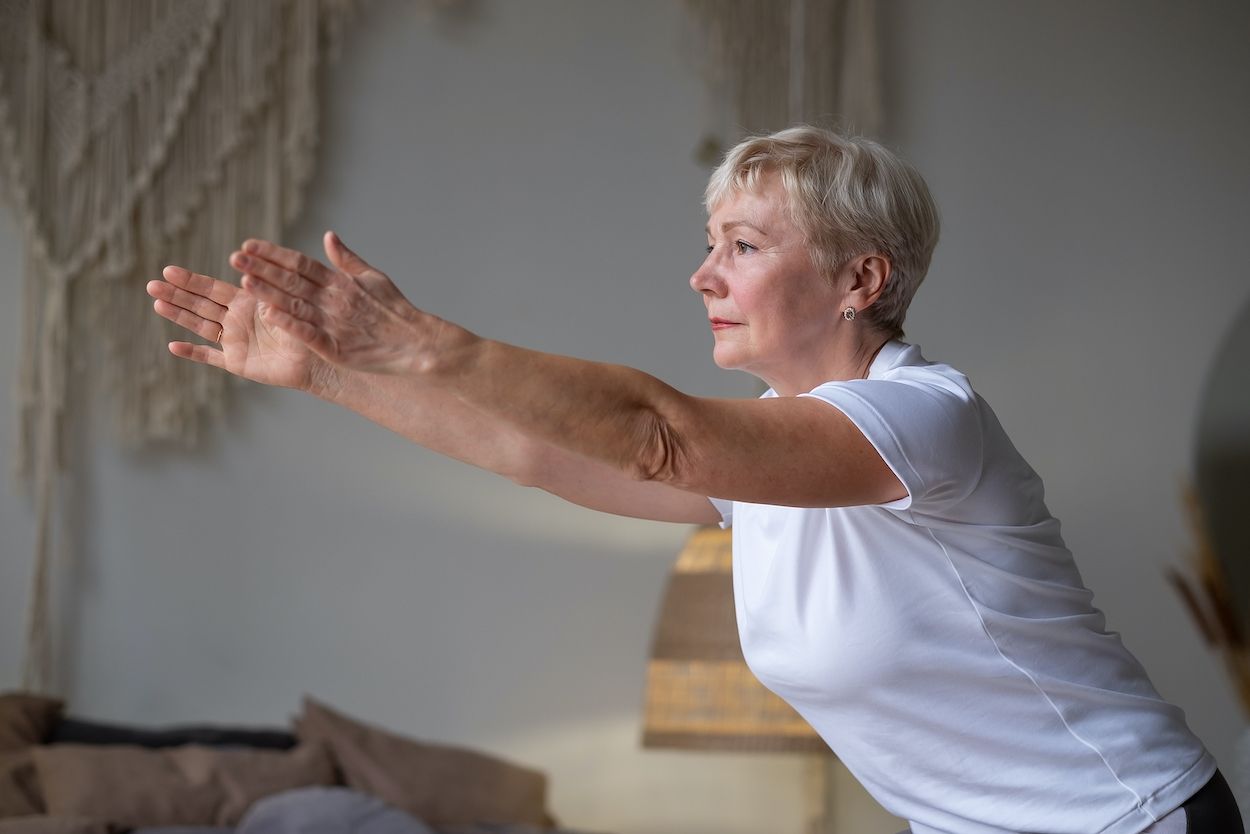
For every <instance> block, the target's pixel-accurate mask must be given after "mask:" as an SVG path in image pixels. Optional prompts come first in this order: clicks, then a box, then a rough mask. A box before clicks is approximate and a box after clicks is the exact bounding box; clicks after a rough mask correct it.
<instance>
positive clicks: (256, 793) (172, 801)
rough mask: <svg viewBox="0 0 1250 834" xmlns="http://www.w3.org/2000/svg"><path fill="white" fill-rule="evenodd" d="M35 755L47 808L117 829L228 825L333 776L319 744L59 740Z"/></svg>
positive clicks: (49, 812) (327, 781)
mask: <svg viewBox="0 0 1250 834" xmlns="http://www.w3.org/2000/svg"><path fill="white" fill-rule="evenodd" d="M34 758H35V768H36V770H37V771H38V774H39V782H40V785H41V786H42V788H43V798H44V804H45V805H46V807H47V809H48V814H49V815H51V816H78V817H89V818H91V819H98V820H102V821H105V822H108V823H111V824H113V825H116V826H120V827H122V828H140V827H144V826H170V825H219V826H228V825H234V824H236V823H237V822H238V821H239V819H240V818H241V817H242V816H243V814H244V812H246V811H247V809H248V807H250V806H251V804H252V803H253V802H255V801H256V800H258V799H260V798H262V797H264V796H268V795H269V794H272V793H277V792H279V791H284V790H287V789H289V788H295V787H302V786H305V785H329V784H333V782H334V766H333V764H332V762H331V761H330V758H329V755H328V753H327V752H326V750H325V749H324V748H323V747H321V746H319V745H303V746H301V747H297V748H296V749H294V750H292V751H290V752H280V751H273V750H248V749H242V748H240V749H230V748H222V749H216V748H209V747H198V746H195V745H189V746H186V747H173V748H168V749H164V750H147V749H144V748H141V747H129V746H106V747H91V746H86V745H77V744H57V745H49V746H46V747H40V748H35V750H34Z"/></svg>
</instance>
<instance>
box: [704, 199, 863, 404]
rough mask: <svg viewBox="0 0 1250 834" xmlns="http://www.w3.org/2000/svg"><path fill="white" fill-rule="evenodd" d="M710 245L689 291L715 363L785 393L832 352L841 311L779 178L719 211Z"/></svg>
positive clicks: (709, 229)
mask: <svg viewBox="0 0 1250 834" xmlns="http://www.w3.org/2000/svg"><path fill="white" fill-rule="evenodd" d="M707 242H708V255H707V258H706V259H705V260H704V261H703V265H702V266H700V267H699V268H698V269H697V270H696V271H695V273H694V275H692V276H691V277H690V286H691V288H693V289H694V290H695V292H698V293H699V294H700V295H702V296H703V303H704V306H706V308H707V316H708V320H709V322H710V323H711V326H712V335H713V337H714V338H715V340H716V346H715V348H714V350H713V354H712V356H713V359H714V360H715V361H716V364H717V365H719V366H720V367H722V368H734V369H737V370H743V371H747V372H749V373H751V374H754V375H755V376H758V377H760V378H761V379H763V380H764V381H765V382H768V383H769V384H770V385H772V386H773V387H774V388H777V389H778V390H779V391H780V390H781V387H782V386H780V385H779V384H778V383H782V384H783V385H784V383H785V380H787V379H793V378H795V377H796V375H798V374H804V373H805V370H804V369H805V368H807V367H809V366H810V364H811V363H812V362H813V361H814V360H816V361H819V357H821V356H822V355H824V354H826V353H828V351H829V349H830V347H831V345H832V339H831V337H832V335H833V333H834V331H835V329H836V327H837V321H838V311H839V310H840V309H841V308H840V307H839V306H838V301H839V299H840V294H839V292H838V290H837V288H836V284H835V282H832V281H829V280H828V279H827V278H824V277H822V276H821V275H820V274H819V272H817V270H816V267H815V266H814V265H813V264H812V259H811V257H810V256H809V254H808V251H807V246H806V244H805V242H804V239H803V234H802V233H801V232H800V231H799V229H798V227H797V226H795V225H794V224H793V223H792V222H791V221H790V220H789V218H788V217H787V216H786V211H785V194H784V192H783V191H782V186H781V182H780V181H779V179H778V178H777V177H775V176H766V177H765V178H764V179H763V180H762V181H761V183H760V188H759V189H758V190H756V191H750V192H748V191H741V192H738V193H736V194H732V195H731V196H730V197H728V198H727V199H725V200H724V201H723V202H722V203H721V204H720V205H718V206H716V207H715V208H714V209H713V211H712V216H711V217H710V218H709V222H708V226H707ZM804 390H806V389H804Z"/></svg>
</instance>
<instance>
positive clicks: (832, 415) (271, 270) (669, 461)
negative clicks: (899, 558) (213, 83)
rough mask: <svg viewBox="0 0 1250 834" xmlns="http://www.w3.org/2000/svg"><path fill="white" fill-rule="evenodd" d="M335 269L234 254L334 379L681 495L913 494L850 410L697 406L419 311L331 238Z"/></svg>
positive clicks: (256, 244) (733, 403)
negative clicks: (362, 381)
mask: <svg viewBox="0 0 1250 834" xmlns="http://www.w3.org/2000/svg"><path fill="white" fill-rule="evenodd" d="M325 247H326V253H327V255H328V256H329V258H330V261H331V263H333V264H334V268H330V267H327V266H325V265H323V264H321V263H320V262H318V261H316V260H314V259H310V258H308V257H306V256H305V255H303V254H301V253H299V252H295V251H292V250H290V249H285V248H283V247H280V246H277V245H275V244H273V243H269V242H266V241H256V240H253V241H248V242H247V243H246V244H245V245H244V247H243V251H241V252H236V253H235V254H234V255H233V256H232V265H233V266H234V267H235V268H236V269H238V270H239V271H240V272H242V273H244V274H243V279H242V285H243V287H244V289H246V290H248V291H249V292H251V293H254V294H255V295H256V297H257V298H259V299H261V300H263V301H264V302H266V303H267V304H268V305H269V306H268V307H267V308H266V310H265V312H264V315H263V319H264V321H265V322H267V323H268V324H270V325H272V326H273V327H275V328H277V329H280V330H282V331H283V332H284V333H286V334H287V335H289V336H291V337H293V338H294V339H296V340H298V341H300V342H302V343H304V344H306V345H307V346H308V347H310V348H311V349H312V350H313V351H314V352H315V353H316V354H317V355H319V356H321V357H323V358H324V359H325V360H327V361H328V362H329V363H330V364H331V365H333V366H336V367H344V368H351V369H354V370H357V371H361V372H366V373H370V374H379V375H391V376H397V377H400V378H402V379H404V380H406V386H407V387H406V391H407V392H408V395H409V396H412V395H416V393H417V392H424V391H430V392H437V394H436V396H438V397H447V398H450V399H453V400H456V401H458V402H460V403H461V404H463V405H464V406H466V407H468V408H470V409H472V410H474V411H476V412H479V413H482V414H485V415H488V416H489V418H490V419H491V420H498V421H500V422H501V423H503V424H506V425H508V426H510V427H512V428H513V429H514V430H515V431H517V432H519V434H520V435H522V436H524V437H527V438H530V439H532V440H534V441H536V442H539V443H542V444H545V445H546V446H550V447H554V448H557V449H561V450H563V451H564V452H566V453H568V454H569V455H571V456H573V458H574V459H579V460H580V459H589V460H593V461H597V462H599V463H600V464H601V465H602V466H603V467H605V468H606V469H607V470H609V471H611V472H613V473H615V474H616V475H617V476H618V477H623V478H624V479H625V480H627V481H630V482H634V483H640V484H649V485H662V486H666V487H668V488H670V489H673V490H675V492H674V493H672V494H680V493H687V494H695V495H700V496H705V495H717V496H721V497H724V498H733V499H737V500H742V501H753V502H758V503H769V504H785V505H791V506H823V507H833V506H851V505H857V504H873V503H885V502H888V501H892V500H894V499H897V498H901V497H903V495H904V494H905V490H904V488H903V486H902V484H901V482H900V481H899V480H898V478H897V477H896V476H895V475H894V473H893V472H892V471H891V470H890V469H889V467H888V466H887V465H886V464H885V462H884V461H883V460H882V459H881V456H880V455H879V454H878V453H877V452H876V450H875V449H874V448H873V447H872V445H871V444H870V443H869V442H868V440H867V438H865V437H864V435H863V434H862V433H861V432H860V431H859V429H858V428H857V427H856V426H855V425H854V424H853V423H852V422H851V421H850V420H849V419H848V418H846V417H845V416H844V415H843V414H842V413H841V412H839V411H837V410H834V409H830V407H829V406H828V405H827V404H824V403H819V402H816V401H814V400H812V399H810V398H795V397H784V398H775V399H768V400H748V401H740V400H715V399H705V398H697V397H690V396H687V395H685V394H682V393H681V392H679V391H677V390H675V389H674V388H672V387H671V386H668V385H666V384H665V383H663V382H661V381H660V380H658V379H656V378H654V377H652V376H650V375H648V374H645V373H643V372H641V371H637V370H634V369H632V368H626V367H623V366H619V365H608V364H604V363H598V362H588V361H585V360H580V359H573V358H570V357H565V356H557V355H553V354H546V353H540V352H537V351H531V350H526V349H524V348H519V347H515V346H512V345H507V344H503V343H501V342H496V341H491V340H488V339H483V338H481V337H478V336H476V335H474V334H473V333H470V332H469V331H467V330H465V329H464V328H461V327H459V326H457V325H454V324H452V323H451V322H448V321H446V320H443V319H440V318H438V317H437V316H434V315H432V314H430V313H427V312H425V311H423V310H420V309H418V308H416V307H414V306H413V305H412V304H411V303H409V302H408V300H407V299H405V298H404V297H403V295H402V294H401V293H400V292H399V290H398V289H397V288H396V287H395V285H394V284H393V283H392V282H391V280H390V279H389V278H388V277H387V276H386V275H384V274H383V273H381V272H380V271H378V270H376V269H374V268H373V267H371V266H370V265H369V264H367V263H366V262H365V261H364V260H362V259H361V258H360V257H359V256H357V255H356V254H355V253H353V252H351V251H350V250H349V249H347V247H346V246H344V245H343V243H342V242H341V241H340V240H339V239H338V238H337V237H336V236H335V235H334V234H333V233H329V232H328V233H327V234H326V239H325Z"/></svg>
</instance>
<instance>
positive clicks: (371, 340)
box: [230, 232, 447, 374]
mask: <svg viewBox="0 0 1250 834" xmlns="http://www.w3.org/2000/svg"><path fill="white" fill-rule="evenodd" d="M325 250H326V256H327V257H328V258H329V260H330V263H331V264H333V267H327V266H326V265H324V264H322V263H321V262H320V261H317V260H314V259H312V258H309V257H307V256H305V255H303V254H302V253H300V252H296V251H294V250H292V249H286V248H284V247H281V246H277V245H276V244H273V243H270V242H268V241H263V240H249V241H247V242H246V243H245V244H243V250H242V251H241V252H235V253H234V254H233V255H232V256H231V257H230V264H231V266H233V267H234V268H235V269H237V270H239V271H240V272H242V273H243V280H242V285H243V289H244V290H246V291H247V292H249V293H251V294H252V295H254V296H255V297H256V298H257V299H258V300H260V301H261V302H263V303H264V304H265V305H266V308H265V311H264V313H263V314H262V320H263V321H264V322H267V323H269V324H273V325H275V326H276V327H278V328H281V329H282V330H284V331H286V333H287V334H288V335H289V336H292V337H294V338H295V339H297V340H299V341H300V342H302V343H303V344H305V345H307V346H308V347H309V348H311V349H312V350H313V351H315V352H316V353H317V355H319V356H320V357H322V358H323V359H325V360H326V361H328V362H330V363H333V364H334V365H338V366H342V367H345V368H350V369H353V370H358V371H365V372H369V373H391V374H394V373H404V372H406V371H408V370H410V369H411V368H413V367H414V366H415V365H417V363H418V360H419V358H420V357H421V356H422V351H423V350H426V349H428V348H429V347H431V346H432V342H433V340H434V337H435V336H437V335H438V333H439V332H440V331H441V330H442V329H443V328H444V326H446V325H447V323H446V322H444V321H442V320H440V319H438V318H436V317H434V316H431V315H429V314H427V313H424V312H422V311H420V310H418V309H417V308H416V307H414V306H413V305H412V304H411V303H409V301H408V300H407V299H406V298H404V296H403V294H402V293H401V292H400V291H399V289H398V288H397V287H396V286H395V284H394V283H393V282H392V281H391V279H390V278H388V277H387V276H386V275H384V274H383V273H382V272H380V271H378V270H376V269H374V268H373V267H371V266H370V265H369V264H367V263H365V261H364V260H363V259H362V258H361V257H360V256H359V255H357V254H356V253H355V252H353V251H351V250H350V249H348V248H347V247H346V246H344V245H343V242H342V241H341V240H339V238H338V235H336V234H334V233H333V232H326V234H325Z"/></svg>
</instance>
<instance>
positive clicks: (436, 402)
mask: <svg viewBox="0 0 1250 834" xmlns="http://www.w3.org/2000/svg"><path fill="white" fill-rule="evenodd" d="M310 393H312V394H314V395H316V396H317V397H319V398H321V399H323V400H326V401H327V402H333V403H335V404H337V405H341V406H343V407H345V408H348V409H350V410H351V411H355V412H356V413H357V414H360V415H361V416H363V417H365V418H367V419H369V420H371V421H373V422H375V423H377V424H379V425H382V426H385V427H386V428H388V429H390V430H391V431H394V432H396V433H397V434H399V435H401V436H403V437H406V438H407V439H409V440H412V441H413V442H415V443H418V444H420V445H422V446H425V447H426V448H428V449H431V450H432V451H435V452H438V453H440V454H443V455H447V456H448V457H452V458H455V459H456V460H459V461H462V462H464V463H468V464H471V465H473V466H477V467H479V468H482V469H486V470H488V471H491V472H494V473H496V474H499V475H503V476H504V477H506V478H509V479H511V480H512V481H514V482H516V483H518V484H521V485H524V486H532V487H538V488H540V489H543V490H545V491H547V492H550V493H551V494H553V495H556V496H558V497H560V498H563V499H565V500H567V501H570V502H572V503H574V504H579V505H581V506H583V507H589V508H590V509H594V510H599V511H601V512H609V513H614V514H616V515H624V516H631V517H634V518H647V519H652V520H655V521H673V522H680V523H687V524H714V523H716V522H717V521H719V520H720V518H719V515H718V514H717V512H716V510H715V509H714V508H713V507H712V505H711V504H710V503H708V501H707V500H706V499H705V498H704V497H702V496H700V495H697V494H694V493H691V492H686V491H683V490H679V489H676V488H673V487H670V486H666V485H664V484H659V483H654V482H642V481H636V480H633V479H630V478H628V477H626V476H624V475H622V474H621V473H619V472H617V471H615V469H614V468H613V467H611V466H609V465H607V464H604V463H602V462H600V461H598V460H594V459H591V458H589V457H586V456H583V455H580V454H577V453H576V452H572V451H570V450H568V449H566V448H563V447H562V446H561V445H559V444H553V443H548V442H545V441H543V440H541V439H539V438H537V437H535V436H532V435H529V434H526V433H525V432H524V431H522V430H521V429H520V428H519V427H518V426H517V425H514V424H513V423H511V422H509V421H508V420H506V419H504V418H502V417H499V416H492V415H491V414H489V413H486V412H484V411H482V410H479V409H477V408H475V407H473V406H472V405H470V404H469V403H468V402H466V401H465V400H464V399H462V398H460V397H457V396H455V395H454V394H452V393H451V392H449V391H448V390H446V389H444V388H441V387H439V386H435V385H431V384H429V382H428V381H426V382H418V381H416V379H415V378H414V375H412V374H404V375H398V374H370V373H362V372H359V371H351V370H347V369H344V368H336V367H334V366H330V365H326V366H324V368H323V369H321V370H319V371H318V373H316V374H314V379H313V385H312V386H311V387H310Z"/></svg>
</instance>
